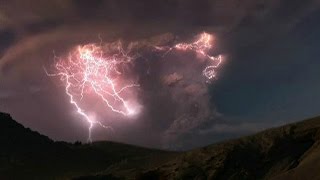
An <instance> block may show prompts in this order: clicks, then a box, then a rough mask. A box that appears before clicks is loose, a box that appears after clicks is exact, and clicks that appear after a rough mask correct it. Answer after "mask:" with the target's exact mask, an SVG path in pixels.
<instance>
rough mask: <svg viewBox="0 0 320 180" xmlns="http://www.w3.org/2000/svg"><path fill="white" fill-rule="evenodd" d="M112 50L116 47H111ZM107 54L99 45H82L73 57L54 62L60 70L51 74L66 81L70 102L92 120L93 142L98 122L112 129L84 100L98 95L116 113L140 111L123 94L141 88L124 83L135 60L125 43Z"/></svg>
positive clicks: (125, 113) (88, 119)
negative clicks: (83, 104)
mask: <svg viewBox="0 0 320 180" xmlns="http://www.w3.org/2000/svg"><path fill="white" fill-rule="evenodd" d="M111 51H112V50H111ZM108 53H110V52H107V53H105V52H104V51H103V48H102V47H100V46H97V45H95V44H89V45H84V46H78V47H77V48H76V49H75V50H73V51H72V52H71V53H70V54H69V56H68V57H67V58H66V59H64V58H57V57H55V58H56V59H57V61H56V63H55V65H54V67H55V70H56V73H53V74H50V73H48V72H47V71H46V73H47V75H48V76H59V77H60V80H61V81H63V82H64V83H65V93H66V94H67V95H68V96H69V99H70V103H71V104H72V105H73V106H74V107H75V108H76V110H77V113H78V114H79V115H81V116H83V117H84V119H85V120H86V121H87V122H88V123H89V136H88V141H89V142H91V141H92V139H91V134H92V128H93V126H94V125H95V124H98V125H100V126H101V127H104V128H111V127H109V126H105V125H103V124H102V123H101V122H99V121H96V120H93V119H92V118H90V117H89V116H88V114H87V112H86V111H85V110H84V109H83V108H81V100H82V99H83V98H85V97H86V96H89V95H92V94H94V95H95V96H97V97H98V98H99V99H100V100H101V101H102V102H103V103H104V104H105V105H106V107H108V108H109V109H110V110H111V111H112V112H114V113H117V114H121V115H123V116H130V115H134V114H135V113H137V112H136V111H135V110H134V108H133V107H131V106H130V104H128V100H127V99H125V97H124V96H122V94H123V93H124V92H125V91H127V90H128V89H129V88H134V87H138V86H139V85H138V84H134V83H131V84H126V85H123V82H122V81H125V80H123V78H122V75H123V74H124V72H123V69H125V68H126V67H125V66H127V65H128V64H129V63H130V62H131V60H132V57H130V56H129V55H128V54H127V53H126V52H125V51H124V50H123V49H122V46H121V44H118V45H117V47H116V52H113V53H110V54H108Z"/></svg>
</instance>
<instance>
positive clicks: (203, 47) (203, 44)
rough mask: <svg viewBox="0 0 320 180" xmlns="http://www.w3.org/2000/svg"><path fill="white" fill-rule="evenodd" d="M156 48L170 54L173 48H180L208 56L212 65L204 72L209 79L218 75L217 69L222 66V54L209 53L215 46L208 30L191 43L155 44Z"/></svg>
mask: <svg viewBox="0 0 320 180" xmlns="http://www.w3.org/2000/svg"><path fill="white" fill-rule="evenodd" d="M154 48H155V49H156V50H158V51H165V53H164V55H166V54H168V53H169V52H171V51H172V50H180V51H193V52H196V53H197V54H199V55H201V56H203V57H205V58H207V59H208V60H210V65H208V66H206V67H205V68H204V70H203V72H202V73H203V75H204V76H205V77H206V78H208V79H209V80H211V79H213V78H215V77H216V69H217V68H218V67H219V66H220V64H221V62H222V56H221V55H218V56H217V57H215V56H211V55H209V54H208V51H209V50H210V49H212V48H213V36H212V35H211V34H208V33H206V32H203V33H202V34H200V35H198V38H197V39H196V40H195V41H194V42H191V43H179V44H176V45H174V46H173V47H167V46H165V47H161V46H154Z"/></svg>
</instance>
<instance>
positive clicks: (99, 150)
mask: <svg viewBox="0 0 320 180" xmlns="http://www.w3.org/2000/svg"><path fill="white" fill-rule="evenodd" d="M0 140H1V142H2V145H3V146H2V148H1V150H0V178H1V179H7V178H11V179H19V178H25V177H28V178H32V179H73V178H74V179H304V178H307V179H320V173H318V169H319V168H320V117H316V118H312V119H308V120H304V121H301V122H297V123H292V124H288V125H284V126H281V127H277V128H271V129H267V130H264V131H262V132H259V133H256V134H253V135H249V136H245V137H242V138H238V139H233V140H227V141H223V142H219V143H215V144H212V145H209V146H205V147H203V148H197V149H194V150H190V151H186V152H169V151H162V150H155V149H148V148H142V147H136V146H133V145H126V144H121V143H115V142H95V143H92V144H80V143H76V144H71V143H65V142H54V141H52V140H51V139H49V138H48V137H46V136H43V135H41V134H39V133H37V132H34V131H32V130H30V129H28V128H25V127H23V126H22V125H20V124H19V123H17V122H15V121H14V120H13V119H12V118H11V116H10V115H9V114H4V113H0ZM16 172H19V173H16Z"/></svg>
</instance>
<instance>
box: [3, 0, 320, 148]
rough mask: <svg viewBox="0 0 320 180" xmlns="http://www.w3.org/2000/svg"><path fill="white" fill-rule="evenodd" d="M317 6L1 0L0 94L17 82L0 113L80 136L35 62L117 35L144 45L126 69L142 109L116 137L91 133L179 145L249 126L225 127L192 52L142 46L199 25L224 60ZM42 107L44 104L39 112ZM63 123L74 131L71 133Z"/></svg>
mask: <svg viewBox="0 0 320 180" xmlns="http://www.w3.org/2000/svg"><path fill="white" fill-rule="evenodd" d="M287 6H290V7H287ZM318 8H319V3H318V1H316V0H308V1H295V2H291V1H290V2H289V1H287V0H282V1H278V0H271V1H262V0H261V1H260V0H259V1H257V0H249V1H245V2H242V1H237V0H227V1H207V0H200V1H193V0H175V1H169V0H165V1H160V0H158V1H156V0H139V1H131V0H125V1H117V0H111V1H101V0H90V1H85V0H50V1H41V0H26V1H23V2H21V1H19V0H11V1H5V0H0V100H1V98H5V99H8V97H12V96H15V94H16V93H15V92H20V91H21V89H25V90H23V92H24V93H22V94H23V96H25V98H23V99H24V102H23V103H19V102H17V101H11V102H7V101H6V102H7V105H6V110H7V109H9V111H10V112H11V113H13V116H15V117H16V119H18V120H20V121H22V123H24V124H26V125H28V126H29V127H31V128H34V129H35V130H39V131H40V132H42V133H44V134H47V135H49V136H50V137H52V138H55V139H59V140H75V139H77V138H79V137H80V138H82V139H81V140H85V139H86V138H84V137H85V136H86V134H87V132H85V130H84V131H83V126H85V124H81V125H79V124H76V123H77V122H78V121H76V119H77V118H79V117H77V116H74V115H70V114H68V113H67V112H66V111H68V112H72V110H73V109H72V106H69V105H68V102H67V97H65V95H64V93H63V88H61V87H60V86H61V84H59V83H57V82H56V81H54V80H52V79H50V78H48V77H47V76H46V75H45V73H44V71H43V66H46V67H50V65H51V64H52V62H53V60H54V58H53V57H54V55H57V56H64V55H66V54H67V53H68V51H69V50H70V49H71V48H73V47H74V46H76V45H78V44H86V43H100V41H101V40H102V42H103V43H105V42H106V43H108V42H114V41H117V40H119V39H120V40H122V41H123V42H125V43H127V44H128V46H131V48H136V49H143V51H141V57H139V59H138V61H137V62H136V63H135V64H134V70H135V72H136V75H137V76H138V77H139V78H138V79H139V83H140V84H141V92H139V96H140V99H141V103H143V105H144V107H145V108H144V109H143V110H142V112H143V113H142V115H141V116H140V117H139V120H135V121H132V122H121V123H118V122H116V123H115V125H114V126H115V129H117V131H116V132H115V133H114V134H113V133H111V134H110V133H107V134H104V133H103V130H102V129H97V133H96V134H95V135H96V137H97V139H114V140H119V141H122V142H128V143H135V144H140V145H146V146H153V147H160V146H162V147H173V146H174V145H175V144H178V143H177V142H180V145H179V146H180V147H186V144H187V146H189V147H190V146H192V142H190V141H195V139H196V138H195V137H197V136H199V137H200V136H202V135H203V134H208V133H209V132H210V133H212V132H215V133H219V132H222V131H224V132H229V133H238V132H239V131H241V132H242V131H251V130H252V129H255V128H256V126H255V125H250V124H249V125H248V124H245V123H244V124H242V125H240V127H239V126H238V127H234V126H233V125H229V124H223V122H225V121H224V120H223V119H224V115H223V114H220V113H219V111H218V108H217V107H216V105H215V102H214V101H215V100H214V99H212V98H211V95H210V93H209V90H208V87H209V86H214V84H211V85H210V84H208V83H207V82H206V81H205V80H204V79H203V76H202V74H201V72H202V69H203V66H204V64H203V63H202V62H201V60H199V61H197V57H196V56H195V55H194V54H192V53H177V52H172V53H169V54H167V55H165V56H162V55H159V54H157V53H154V52H153V51H151V50H150V49H148V48H147V46H148V45H150V44H152V45H161V46H163V45H167V46H170V45H172V44H174V43H176V42H181V41H190V40H192V38H193V37H194V36H195V35H196V34H197V33H199V32H203V31H207V32H210V33H213V34H215V36H216V47H215V48H214V50H213V51H212V52H210V53H212V54H213V55H216V54H221V53H222V54H227V55H229V54H230V57H231V58H230V59H228V61H229V60H233V59H232V55H233V54H232V53H233V51H234V49H236V48H239V49H241V48H243V47H246V46H249V45H252V44H257V43H259V42H261V41H264V40H266V41H267V40H269V39H272V37H275V38H276V35H277V34H278V33H279V31H284V32H285V31H289V30H290V29H291V28H292V27H294V26H295V25H296V24H297V23H299V22H300V20H301V19H303V18H304V17H305V16H307V15H308V14H310V13H311V12H313V11H314V10H317V9H318ZM270 37H271V38H270ZM130 43H131V44H130ZM235 61H236V60H235ZM199 72H200V73H199ZM25 92H30V93H25ZM35 94H36V95H35ZM35 97H36V98H35ZM53 97H56V98H53ZM58 97H59V98H58ZM34 99H36V100H37V103H36V102H34V101H33V100H34ZM27 101H32V103H30V104H31V105H28V104H29V103H27ZM17 104H18V105H17ZM43 106H46V107H47V109H48V110H46V111H44V112H41V111H37V109H41V108H42V107H43ZM0 110H1V109H0ZM37 113H39V114H37ZM26 114H31V115H29V116H25V115H26ZM57 114H63V115H64V117H61V116H62V115H61V116H60V115H57ZM40 117H41V118H40ZM68 118H70V119H72V120H71V121H68V120H66V119H68ZM100 118H103V120H105V121H106V122H108V123H109V121H112V120H110V119H108V118H107V117H100ZM44 121H45V122H46V123H47V124H50V126H51V127H48V125H46V123H45V122H44ZM53 122H54V123H53ZM66 122H67V123H66ZM123 123H126V125H125V126H124V125H123ZM217 123H218V124H217ZM257 126H258V129H259V128H260V125H257ZM261 126H263V127H265V126H266V125H261ZM64 127H74V128H75V129H81V131H80V130H74V132H73V134H69V133H68V132H65V131H64V130H63V129H64ZM204 127H210V128H211V129H210V128H209V129H206V128H204ZM53 129H54V130H53ZM59 129H60V130H59ZM62 131H63V132H62ZM210 133H209V134H210ZM61 134H63V136H62V135H61ZM190 136H192V138H190ZM159 142H162V143H159ZM190 144H191V145H190ZM174 148H177V147H174Z"/></svg>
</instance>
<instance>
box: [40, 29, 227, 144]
mask: <svg viewBox="0 0 320 180" xmlns="http://www.w3.org/2000/svg"><path fill="white" fill-rule="evenodd" d="M212 41H213V36H212V35H211V34H208V33H205V32H204V33H202V34H200V35H199V36H198V38H197V39H196V40H195V41H194V42H191V43H179V44H176V45H174V46H171V47H169V46H152V47H153V48H154V49H155V50H156V51H158V52H162V54H163V57H164V56H166V55H167V54H168V53H170V52H171V51H173V50H177V51H191V52H195V53H197V54H199V55H201V56H203V57H205V58H206V59H207V60H209V63H208V64H209V65H207V66H206V67H205V68H204V70H203V72H202V74H203V75H204V76H205V77H206V78H207V79H209V80H211V79H213V78H215V77H216V69H217V68H218V67H219V66H220V65H221V62H222V56H221V55H219V56H217V57H214V56H211V55H209V54H208V51H209V50H211V49H212V47H213V42H212ZM109 45H110V44H109ZM129 52H130V49H129V50H127V51H125V50H124V49H123V46H122V44H121V43H120V41H119V42H118V43H116V44H111V46H107V48H104V47H102V46H101V45H99V46H98V45H96V44H87V45H82V46H77V47H76V48H75V49H73V50H72V51H71V52H70V53H69V55H68V56H67V57H66V58H59V57H56V56H55V64H54V68H55V73H48V72H47V70H46V69H45V72H46V74H47V75H48V76H58V77H60V80H61V81H62V82H64V86H65V93H66V94H67V96H68V97H69V99H70V104H72V105H73V106H74V107H75V109H76V110H77V113H78V114H79V115H81V116H82V117H83V118H84V120H86V122H88V123H89V127H88V132H89V135H88V141H89V142H91V141H92V137H91V134H92V128H93V127H94V125H96V124H97V125H99V126H101V127H103V128H109V129H112V128H111V127H110V126H105V125H104V124H103V123H101V122H100V121H97V120H95V119H93V118H91V117H90V116H89V115H88V112H87V111H86V110H85V108H84V107H83V103H82V100H83V99H85V98H87V97H88V96H90V97H91V96H92V95H94V96H95V97H96V98H98V99H99V100H100V101H101V102H103V104H104V105H105V106H106V107H107V108H108V109H109V110H110V111H111V112H113V113H116V114H119V115H122V116H132V115H135V114H137V113H138V110H137V108H136V107H135V106H137V105H136V104H137V103H133V104H135V105H132V103H130V102H131V99H130V98H128V97H127V96H125V95H123V94H125V92H126V91H128V90H129V89H132V88H137V87H139V84H136V83H126V82H128V77H126V74H127V72H126V69H127V67H128V66H129V65H130V64H131V63H133V61H134V60H136V59H137V58H136V57H135V56H130V55H129V54H130V53H129ZM137 54H139V53H137ZM129 79H130V78H129Z"/></svg>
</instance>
